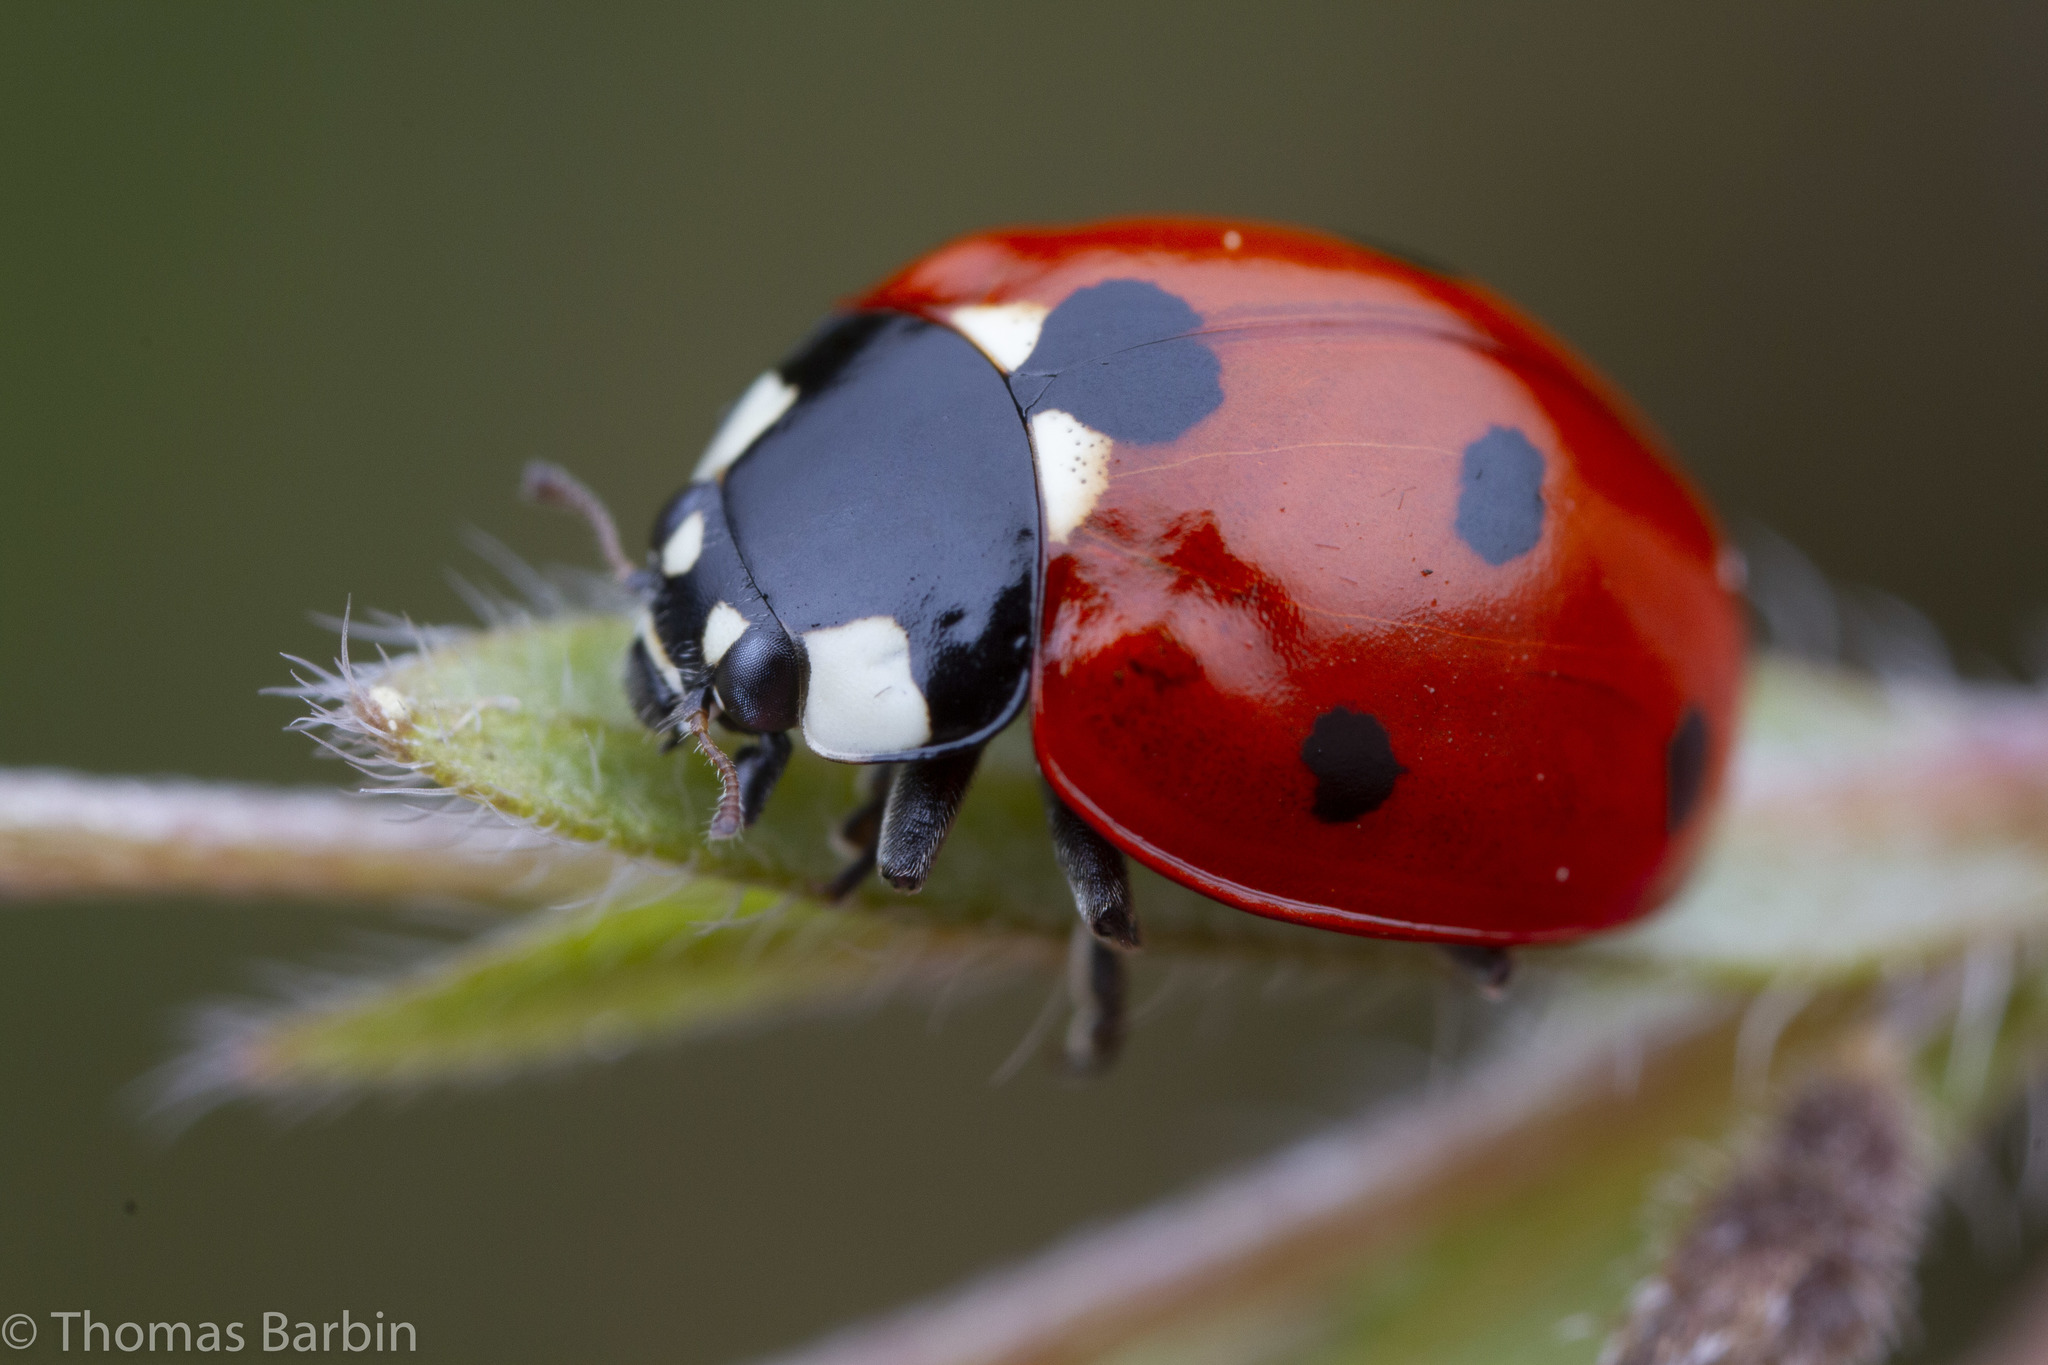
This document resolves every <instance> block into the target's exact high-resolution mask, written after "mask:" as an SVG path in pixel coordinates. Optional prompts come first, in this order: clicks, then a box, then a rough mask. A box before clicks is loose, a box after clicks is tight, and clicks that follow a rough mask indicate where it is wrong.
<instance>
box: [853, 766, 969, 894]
mask: <svg viewBox="0 0 2048 1365" xmlns="http://www.w3.org/2000/svg"><path fill="white" fill-rule="evenodd" d="M980 762H981V748H980V746H978V745H977V746H976V747H974V748H972V749H956V750H954V751H953V752H951V753H947V754H940V755H939V756H938V757H936V758H926V759H920V760H918V761H917V762H915V763H905V764H903V765H901V766H900V767H898V768H897V769H896V775H895V776H894V777H892V778H891V779H890V780H889V794H888V797H887V799H886V800H885V802H884V803H883V806H882V828H881V833H880V836H879V838H878V839H877V842H876V866H877V867H878V868H879V869H880V871H881V873H882V880H883V881H885V882H887V883H889V885H891V886H893V887H895V888H896V889H897V890H898V891H917V890H920V889H922V888H923V886H924V879H925V878H926V877H929V876H930V875H931V871H932V862H933V860H934V859H936V858H937V857H938V856H939V846H940V845H941V844H944V843H945V842H946V835H947V834H948V833H949V832H951V830H952V828H953V817H954V816H956V815H958V814H959V813H960V802H961V800H962V799H963V798H964V797H965V796H966V795H967V785H968V783H970V782H972V781H973V780H974V769H975V766H976V765H977V764H979V763H980Z"/></svg>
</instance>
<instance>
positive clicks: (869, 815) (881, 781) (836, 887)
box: [819, 763, 896, 901]
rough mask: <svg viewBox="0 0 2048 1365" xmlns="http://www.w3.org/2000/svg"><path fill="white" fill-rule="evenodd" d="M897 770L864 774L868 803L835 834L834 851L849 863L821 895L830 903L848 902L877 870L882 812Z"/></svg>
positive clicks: (885, 767) (877, 768) (884, 767)
mask: <svg viewBox="0 0 2048 1365" xmlns="http://www.w3.org/2000/svg"><path fill="white" fill-rule="evenodd" d="M895 770H896V765H895V764H893V763H877V764H874V765H873V766H872V767H870V768H868V769H867V770H866V771H865V772H864V773H863V774H862V778H863V779H864V780H863V784H862V785H863V786H864V787H865V788H866V792H865V799H863V800H862V801H861V803H860V804H859V805H858V806H855V807H854V808H853V810H852V811H851V812H850V813H849V814H848V815H847V817H846V818H845V819H844V820H841V821H840V822H839V828H838V829H835V830H833V831H832V847H833V849H834V851H836V852H837V853H838V854H839V855H840V856H841V857H843V858H845V859H846V860H847V861H846V865H845V866H844V867H842V868H840V869H839V871H838V872H836V873H834V874H833V876H832V880H831V881H829V882H826V883H825V885H824V886H822V887H820V888H819V894H820V895H822V896H823V897H824V898H825V899H826V900H831V901H838V900H845V899H846V898H847V897H848V896H850V895H852V894H853V888H855V887H856V886H859V885H860V884H861V883H862V882H863V881H865V880H867V875H868V873H870V872H873V871H874V870H875V850H876V846H877V845H878V844H879V843H880V842H881V838H882V808H883V806H884V805H886V804H887V802H888V800H889V785H890V782H889V779H890V777H891V775H892V774H893V773H894V772H895Z"/></svg>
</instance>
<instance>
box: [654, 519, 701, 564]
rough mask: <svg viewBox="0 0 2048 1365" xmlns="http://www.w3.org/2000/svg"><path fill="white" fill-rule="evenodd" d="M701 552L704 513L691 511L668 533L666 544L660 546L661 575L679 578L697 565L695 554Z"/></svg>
mask: <svg viewBox="0 0 2048 1365" xmlns="http://www.w3.org/2000/svg"><path fill="white" fill-rule="evenodd" d="M703 553H704V514H703V513H702V512H692V513H690V515H688V516H687V517H684V518H683V523H682V525H680V526H678V527H676V529H675V530H674V531H673V532H672V533H671V534H670V535H669V538H668V544H666V545H664V546H662V547H661V572H662V576H663V577H665V578H681V577H682V576H683V575H684V574H686V573H688V572H689V571H690V570H692V569H694V568H696V567H697V556H698V555H701V554H703Z"/></svg>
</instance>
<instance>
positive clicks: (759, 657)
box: [712, 629, 803, 735]
mask: <svg viewBox="0 0 2048 1365" xmlns="http://www.w3.org/2000/svg"><path fill="white" fill-rule="evenodd" d="M802 682H803V679H802V668H801V666H800V664H799V662H798V659H797V653H796V646H795V645H793V644H791V643H790V640H789V637H788V636H787V635H785V634H783V633H782V632H781V631H779V630H762V629H755V630H749V631H747V632H746V633H744V634H743V635H741V636H740V638H739V639H737V640H735V641H733V643H732V647H731V648H730V649H728V650H726V652H725V657H724V658H722V659H720V660H719V661H718V670H717V672H716V673H715V674H713V676H712V685H713V686H714V687H716V688H717V690H718V704H719V706H720V707H721V708H723V710H724V712H725V719H726V721H727V722H728V723H729V724H731V725H732V726H734V727H735V728H737V729H741V730H749V731H752V732H753V733H755V734H757V735H759V734H770V733H773V732H775V731H778V730H787V729H789V728H790V727H791V726H793V725H795V724H796V722H797V698H798V697H799V696H800V695H801V694H802Z"/></svg>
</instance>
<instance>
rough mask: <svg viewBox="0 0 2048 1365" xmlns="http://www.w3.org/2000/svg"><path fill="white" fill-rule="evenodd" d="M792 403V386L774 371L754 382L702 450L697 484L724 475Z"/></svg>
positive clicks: (780, 417)
mask: <svg viewBox="0 0 2048 1365" xmlns="http://www.w3.org/2000/svg"><path fill="white" fill-rule="evenodd" d="M794 402H796V388H795V386H794V385H791V384H786V383H784V382H783V379H782V376H781V375H779V374H777V373H775V371H773V370H769V371H768V372H767V373H765V374H763V375H762V376H761V377H760V378H759V379H756V380H755V381H754V382H753V383H752V384H750V385H749V386H748V387H747V391H746V392H745V393H743V394H741V395H740V401H739V402H737V403H734V404H733V405H732V411H731V412H729V413H727V414H726V418H725V421H724V422H723V423H722V424H721V425H720V426H719V428H718V434H717V435H715V436H713V437H712V438H711V444H710V445H708V446H705V447H704V455H703V457H702V458H701V459H699V460H698V461H697V473H696V475H695V476H694V477H695V478H696V480H697V482H699V483H702V482H703V481H704V480H706V479H715V478H717V477H718V476H719V475H721V474H723V473H725V471H726V470H727V469H729V468H730V467H731V466H732V462H733V461H734V460H737V459H738V458H739V457H740V456H742V455H744V454H746V453H747V447H748V446H751V445H752V444H754V441H755V439H756V438H758V437H759V436H760V434H761V433H762V432H764V431H766V430H768V428H770V427H772V426H774V425H775V424H776V423H777V422H778V421H780V420H782V414H783V413H785V412H788V411H789V406H790V404H792V403H794Z"/></svg>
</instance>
